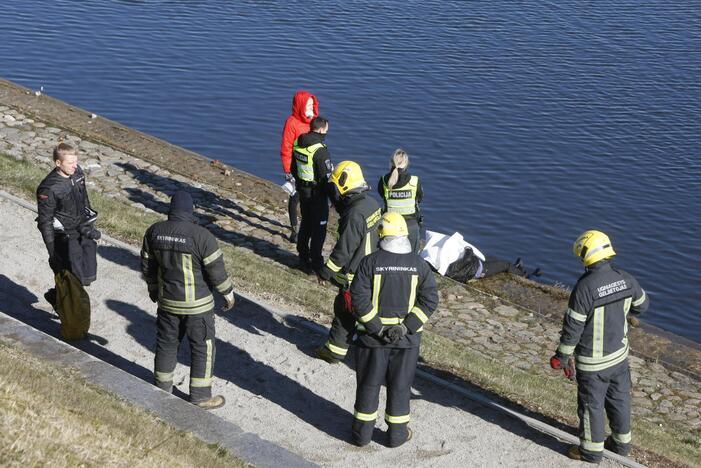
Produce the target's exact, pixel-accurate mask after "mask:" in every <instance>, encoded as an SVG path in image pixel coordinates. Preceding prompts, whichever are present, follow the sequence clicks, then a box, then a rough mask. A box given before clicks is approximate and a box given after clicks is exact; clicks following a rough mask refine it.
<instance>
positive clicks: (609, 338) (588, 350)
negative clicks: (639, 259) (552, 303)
mask: <svg viewBox="0 0 701 468" xmlns="http://www.w3.org/2000/svg"><path fill="white" fill-rule="evenodd" d="M649 303H650V300H649V299H648V297H647V294H645V291H644V290H643V289H642V288H641V287H640V285H639V284H638V281H637V280H636V279H635V278H633V276H631V275H630V274H629V273H627V272H625V271H623V270H621V269H618V268H615V267H613V266H611V264H610V263H609V262H608V261H607V260H602V261H600V262H596V263H595V264H593V265H591V266H590V267H589V268H588V269H587V271H586V272H585V273H584V274H583V275H582V276H581V277H580V278H579V280H578V281H577V284H576V285H575V287H574V289H573V290H572V293H571V294H570V300H569V305H568V309H567V312H566V313H565V318H564V321H563V326H562V335H561V337H560V345H559V346H558V348H557V353H558V354H559V355H560V356H569V355H571V354H574V355H575V361H576V367H577V369H578V370H580V371H588V372H597V371H600V370H604V369H607V368H609V367H612V366H614V365H616V364H618V363H620V362H623V361H624V360H625V359H626V358H627V357H628V337H627V335H628V321H627V320H626V319H627V316H628V313H633V314H641V313H643V312H645V311H646V310H647V308H648V305H649Z"/></svg>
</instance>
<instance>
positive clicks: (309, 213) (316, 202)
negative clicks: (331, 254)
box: [297, 197, 329, 270]
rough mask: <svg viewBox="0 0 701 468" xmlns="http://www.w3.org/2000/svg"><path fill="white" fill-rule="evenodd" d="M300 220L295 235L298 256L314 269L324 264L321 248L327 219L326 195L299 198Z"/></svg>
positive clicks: (324, 237) (327, 205)
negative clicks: (297, 231) (296, 234)
mask: <svg viewBox="0 0 701 468" xmlns="http://www.w3.org/2000/svg"><path fill="white" fill-rule="evenodd" d="M299 206H300V209H301V211H302V222H301V224H300V226H299V233H298V236H297V252H298V253H299V258H300V259H302V261H303V262H305V263H310V264H311V266H312V268H314V270H319V268H321V266H322V265H323V264H324V257H323V255H322V249H323V247H324V241H325V240H326V227H327V224H328V220H329V204H328V201H327V199H326V197H311V198H302V197H301V198H300V200H299Z"/></svg>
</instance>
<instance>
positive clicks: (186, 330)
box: [154, 309, 216, 403]
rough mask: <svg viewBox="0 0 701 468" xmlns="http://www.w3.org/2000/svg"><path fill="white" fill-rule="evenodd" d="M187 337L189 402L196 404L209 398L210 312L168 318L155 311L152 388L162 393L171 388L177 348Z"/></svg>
mask: <svg viewBox="0 0 701 468" xmlns="http://www.w3.org/2000/svg"><path fill="white" fill-rule="evenodd" d="M185 336H187V339H188V341H189V344H190V352H191V354H192V356H191V363H190V401H191V402H193V403H197V402H200V401H204V400H207V399H209V398H211V397H212V371H213V370H214V357H215V354H216V349H215V345H214V312H212V311H210V312H205V313H203V314H196V315H179V314H171V313H170V312H165V311H163V310H160V309H159V310H158V317H157V319H156V357H155V362H154V377H155V384H156V385H157V386H158V387H159V388H162V389H163V390H166V391H170V390H171V389H172V387H173V371H174V370H175V365H176V364H177V362H178V348H179V347H180V342H181V341H182V340H183V338H184V337H185Z"/></svg>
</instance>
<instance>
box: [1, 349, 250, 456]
mask: <svg viewBox="0 0 701 468" xmlns="http://www.w3.org/2000/svg"><path fill="white" fill-rule="evenodd" d="M0 375H2V379H0V427H2V428H3V430H2V431H0V460H2V465H3V466H44V465H51V466H149V467H164V468H165V467H175V466H209V467H232V466H239V467H244V466H247V465H246V464H245V463H244V462H243V461H241V460H238V459H235V458H233V457H232V456H231V455H230V454H229V453H228V452H227V451H226V450H224V449H221V448H219V447H218V446H216V445H214V446H213V445H208V444H206V443H204V442H203V441H201V440H199V439H197V438H195V437H194V436H192V435H191V434H189V433H186V432H184V431H180V430H177V429H175V428H173V427H172V426H169V425H168V424H166V423H164V422H163V421H160V420H159V419H157V418H155V417H153V416H152V415H150V414H149V413H147V412H145V411H143V410H141V409H139V408H136V407H135V406H133V405H130V404H128V403H126V402H124V401H122V400H120V399H119V398H117V397H115V396H114V395H112V394H110V393H107V392H105V391H104V390H102V389H100V388H99V387H96V386H93V385H90V384H89V383H87V382H86V381H85V380H84V379H83V378H82V377H81V376H80V375H78V374H77V372H76V371H72V370H68V369H63V368H59V367H56V366H54V365H51V364H48V363H46V362H44V361H41V360H39V359H37V358H35V357H34V356H32V355H31V354H28V353H25V352H23V351H20V350H18V349H17V348H15V347H13V346H10V345H8V344H7V343H4V342H2V341H0Z"/></svg>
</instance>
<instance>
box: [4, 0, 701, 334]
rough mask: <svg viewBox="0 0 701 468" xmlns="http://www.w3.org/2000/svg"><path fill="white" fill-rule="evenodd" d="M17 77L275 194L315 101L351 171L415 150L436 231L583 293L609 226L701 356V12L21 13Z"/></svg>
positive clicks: (170, 9)
mask: <svg viewBox="0 0 701 468" xmlns="http://www.w3.org/2000/svg"><path fill="white" fill-rule="evenodd" d="M310 6H311V7H313V8H314V10H309V7H310ZM303 11H304V12H306V14H305V13H302V12H303ZM305 17H309V18H313V20H307V19H305ZM0 76H3V77H5V78H7V79H10V80H14V81H16V82H18V83H20V84H23V85H25V86H28V87H31V88H33V89H38V88H39V87H40V86H44V92H45V93H46V94H49V95H51V96H55V97H58V98H60V99H63V100H66V101H68V102H70V103H71V104H74V105H77V106H80V107H83V108H85V109H88V110H90V111H92V112H95V113H97V114H101V115H104V116H105V117H108V118H111V119H114V120H117V121H119V122H122V123H124V124H126V125H129V126H132V127H135V128H138V129H140V130H143V131H145V132H147V133H151V134H154V135H156V136H159V137H161V138H163V139H165V140H168V141H170V142H172V143H175V144H178V145H181V146H184V147H187V148H190V149H192V150H195V151H197V152H200V153H202V154H204V155H207V156H209V157H212V158H216V159H222V160H224V161H226V162H229V163H231V164H233V165H235V166H237V167H239V168H242V169H244V170H247V171H249V172H252V173H254V174H257V175H259V176H262V177H265V178H269V179H272V180H275V181H277V182H282V178H281V165H280V158H279V144H280V133H281V130H282V124H283V122H284V120H285V118H286V117H287V115H288V114H289V110H290V102H291V98H292V95H293V94H294V91H295V90H296V89H299V88H307V89H310V90H312V91H313V92H314V93H315V94H316V95H317V96H318V97H319V100H320V103H321V106H320V107H321V112H322V114H323V115H325V116H327V117H328V118H329V119H330V121H331V130H330V133H329V137H328V140H327V142H328V143H329V145H330V150H331V154H332V157H333V159H334V160H335V161H336V162H338V161H341V160H343V159H354V160H356V161H358V162H359V163H360V164H361V165H362V166H363V168H364V170H365V174H366V177H367V178H368V180H369V181H370V183H371V184H373V185H375V184H376V181H377V179H378V178H379V176H380V175H382V174H383V173H384V172H385V171H386V169H387V166H388V158H389V156H390V154H391V153H392V151H393V150H394V149H395V148H396V147H398V146H401V147H403V148H405V149H406V150H407V151H408V152H409V154H410V155H411V157H412V160H411V167H412V169H413V170H414V172H415V173H416V174H418V175H419V176H421V177H422V180H423V184H424V187H425V191H426V200H425V203H424V205H423V208H424V213H425V218H426V223H427V225H428V227H429V228H430V229H434V230H439V231H443V232H453V231H459V232H461V233H463V234H464V235H465V237H466V239H468V240H469V241H471V242H473V243H474V244H475V245H477V246H478V247H480V249H482V250H483V251H485V252H487V253H489V254H492V255H498V256H503V257H506V258H509V259H513V258H515V257H517V256H523V257H525V259H526V262H527V265H530V266H540V267H542V268H543V269H544V270H545V275H544V280H545V281H548V282H559V283H562V284H564V285H568V286H571V285H572V284H573V283H574V282H575V281H576V279H577V277H578V275H579V274H580V272H581V265H580V263H579V261H578V260H577V259H576V258H575V257H573V256H572V253H571V244H572V241H573V240H574V239H575V238H576V237H577V235H578V234H579V233H580V232H581V231H583V230H585V229H591V228H597V229H601V230H603V231H605V232H607V233H609V234H610V235H611V237H612V239H613V242H614V247H615V249H616V251H617V252H618V254H619V256H618V264H619V265H620V266H621V267H623V268H625V269H628V270H629V271H630V272H632V273H633V274H635V275H636V276H637V277H638V279H639V280H640V282H641V284H642V285H643V287H644V288H645V289H646V290H647V291H648V292H649V293H650V296H651V298H652V301H653V303H652V308H651V311H650V313H649V315H648V320H649V321H650V322H652V323H654V324H656V325H658V326H660V327H662V328H665V329H667V330H670V331H673V332H675V333H678V334H681V335H685V336H687V337H690V338H692V339H694V340H696V341H701V306H700V305H701V273H699V268H700V266H701V247H700V245H699V244H700V243H701V235H700V231H701V209H700V208H699V201H698V200H699V198H700V195H701V182H700V181H701V162H700V161H699V152H700V151H701V84H700V83H701V2H698V1H685V2H670V1H663V0H659V1H649V2H644V4H643V3H642V2H639V1H618V2H579V1H558V2H545V1H543V2H512V1H507V0H504V1H490V2H464V1H438V0H427V1H420V2H419V1H381V2H371V1H353V2H344V1H329V2H318V3H310V2H298V1H236V2H232V1H223V0H219V1H149V2H145V1H121V2H117V1H106V0H105V1H94V0H93V1H67V0H55V1H38V0H21V1H20V0H10V1H7V0H5V1H3V2H2V7H1V9H0Z"/></svg>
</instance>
